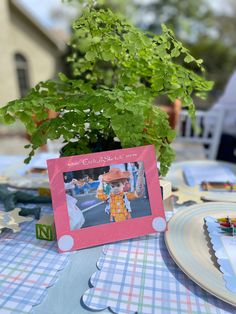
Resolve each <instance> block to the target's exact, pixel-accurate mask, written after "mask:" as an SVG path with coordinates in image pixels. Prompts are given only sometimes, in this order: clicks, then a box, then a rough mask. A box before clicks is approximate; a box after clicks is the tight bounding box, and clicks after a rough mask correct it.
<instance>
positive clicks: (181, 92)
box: [0, 5, 212, 175]
mask: <svg viewBox="0 0 236 314" xmlns="http://www.w3.org/2000/svg"><path fill="white" fill-rule="evenodd" d="M73 30H74V33H73V37H72V41H71V50H72V52H71V55H70V58H69V61H70V62H71V64H72V68H73V74H74V77H73V78H72V79H71V78H68V77H67V76H66V75H64V74H63V73H60V74H59V79H58V80H57V81H53V80H49V81H45V82H40V83H39V84H38V85H36V86H35V87H34V88H32V89H31V90H30V92H29V93H28V94H27V96H26V97H24V98H21V99H18V100H15V101H11V102H9V103H8V104H7V105H6V106H5V107H3V108H1V109H0V117H1V120H2V121H3V122H4V123H7V124H10V123H13V122H14V121H15V120H17V119H19V120H21V121H22V122H23V123H24V125H25V127H26V130H27V132H28V133H29V134H30V144H29V145H27V146H26V147H27V148H31V152H30V153H29V157H28V158H27V159H26V162H29V161H30V159H31V157H32V156H33V155H34V152H35V150H36V149H37V148H38V147H40V146H41V145H43V144H45V143H46V142H47V140H48V139H50V140H54V139H58V138H60V137H63V139H64V143H65V146H64V148H63V154H64V155H73V154H81V153H88V152H92V151H96V150H97V151H98V150H101V149H104V150H107V149H113V148H116V147H119V146H121V147H123V148H124V147H133V146H139V145H145V144H154V145H155V147H156V152H157V158H158V159H159V161H160V163H161V173H162V174H163V175H164V174H165V173H166V172H167V170H168V167H169V166H170V164H171V162H172V161H173V159H174V153H173V151H172V149H171V147H170V143H171V142H172V140H173V139H174V137H175V131H174V130H172V129H171V128H170V126H169V123H168V117H167V114H166V113H165V112H163V111H162V110H161V109H160V108H159V107H158V106H156V105H155V104H154V100H155V99H156V97H157V96H159V95H167V97H168V98H169V99H170V100H171V101H174V100H175V99H181V101H182V104H183V106H186V107H188V108H189V112H190V114H191V115H192V116H193V115H194V104H193V98H192V97H193V96H200V97H202V96H204V93H205V92H206V91H208V90H209V89H210V88H211V86H212V84H211V82H207V81H206V80H205V79H204V78H202V77H201V76H199V75H197V74H195V73H194V72H193V71H191V70H189V69H187V68H186V67H183V66H182V65H181V64H180V63H178V62H177V61H178V60H179V59H180V58H181V57H182V59H183V60H184V62H185V63H190V62H192V63H195V64H196V65H197V66H198V67H199V69H202V66H201V63H202V60H196V59H194V58H193V57H192V56H191V55H190V53H189V51H188V50H187V49H186V48H185V47H183V45H182V44H181V43H180V42H179V41H177V40H176V38H175V36H174V33H173V32H172V31H171V30H169V29H167V28H166V27H165V25H163V26H162V30H163V33H162V34H161V35H154V34H150V33H145V32H143V31H141V30H139V29H137V28H136V27H134V26H133V25H131V24H129V23H128V22H127V21H126V20H124V19H122V18H120V17H119V16H117V15H116V14H114V13H113V12H111V11H110V10H105V9H100V10H98V9H96V8H94V7H93V6H92V5H88V6H87V7H86V8H85V9H84V11H83V14H82V16H81V17H80V18H79V19H77V20H76V21H75V22H74V24H73ZM78 48H79V49H78ZM49 110H53V111H55V112H57V113H58V115H57V116H56V117H54V118H53V119H47V118H48V111H49ZM32 116H33V117H34V118H33V119H32ZM39 121H40V123H38V122H39Z"/></svg>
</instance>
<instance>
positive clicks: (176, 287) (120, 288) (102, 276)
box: [82, 235, 236, 314]
mask: <svg viewBox="0 0 236 314" xmlns="http://www.w3.org/2000/svg"><path fill="white" fill-rule="evenodd" d="M97 266H98V268H99V270H98V271H97V272H96V273H94V274H93V275H92V277H91V279H90V281H91V284H92V286H93V288H91V289H88V290H87V291H86V292H85V293H84V295H83V298H82V300H83V302H84V304H85V305H86V306H87V307H88V308H90V309H92V310H102V309H105V308H110V309H111V310H112V311H113V312H114V313H122V314H131V313H139V314H182V313H195V314H200V313H204V314H213V313H214V314H222V313H236V308H234V307H232V306H230V305H228V304H226V303H224V302H223V301H221V300H219V299H217V298H216V297H214V296H212V295H210V294H209V293H207V292H206V291H204V290H203V289H201V288H200V287H199V286H198V285H196V284H195V283H194V282H193V281H191V280H190V279H189V278H188V277H187V276H186V275H185V274H184V273H183V272H182V271H181V270H180V269H179V268H178V267H177V266H176V264H175V263H174V261H173V260H172V258H171V257H170V255H169V254H168V252H167V249H166V246H165V243H164V239H163V235H148V236H146V237H142V238H138V239H131V240H128V241H123V242H118V243H114V244H110V245H106V246H104V256H103V257H101V258H100V259H99V261H98V263H97Z"/></svg>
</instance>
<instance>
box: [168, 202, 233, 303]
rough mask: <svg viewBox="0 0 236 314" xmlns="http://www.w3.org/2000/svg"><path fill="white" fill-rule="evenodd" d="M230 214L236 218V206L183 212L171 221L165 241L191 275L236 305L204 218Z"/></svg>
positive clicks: (205, 206)
mask: <svg viewBox="0 0 236 314" xmlns="http://www.w3.org/2000/svg"><path fill="white" fill-rule="evenodd" d="M227 215H229V216H231V217H236V204H235V203H217V202H215V203H202V204H197V205H193V206H190V207H188V208H185V209H182V210H180V211H179V212H177V213H176V214H175V215H174V216H173V217H172V218H171V219H170V221H169V223H168V230H167V231H166V233H165V242H166V246H167V249H168V251H169V253H170V255H171V256H172V258H173V259H174V261H175V262H176V264H177V265H178V266H179V267H180V268H181V269H182V270H183V272H184V273H185V274H186V275H187V276H189V277H190V278H191V279H192V280H193V281H194V282H196V283H197V284H198V285H199V286H201V287H202V288H203V289H205V290H207V291H208V292H210V293H211V294H213V295H215V296H216V297H218V298H219V299H221V300H223V301H225V302H227V303H230V304H232V305H234V306H236V294H235V293H232V292H230V291H229V290H227V289H226V287H225V282H224V279H223V276H222V273H221V272H220V270H219V269H218V268H217V267H216V266H215V265H214V263H213V260H212V255H211V253H210V250H209V246H208V245H209V241H208V239H207V237H206V234H205V233H204V229H203V226H204V217H206V216H212V217H224V216H227ZM235 262H236V261H235Z"/></svg>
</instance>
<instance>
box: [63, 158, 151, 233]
mask: <svg viewBox="0 0 236 314" xmlns="http://www.w3.org/2000/svg"><path fill="white" fill-rule="evenodd" d="M64 184H65V190H66V195H67V209H68V214H69V218H70V227H71V230H75V229H80V228H87V227H91V226H96V225H100V224H107V223H116V222H121V221H125V220H128V219H133V218H139V217H143V216H148V215H151V208H150V203H149V198H148V192H147V188H146V177H145V171H144V165H143V162H132V163H124V164H112V165H110V166H108V167H97V168H93V169H87V170H78V171H73V172H67V173H64ZM72 204H73V205H72Z"/></svg>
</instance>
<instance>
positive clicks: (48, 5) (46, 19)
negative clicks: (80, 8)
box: [0, 0, 223, 30]
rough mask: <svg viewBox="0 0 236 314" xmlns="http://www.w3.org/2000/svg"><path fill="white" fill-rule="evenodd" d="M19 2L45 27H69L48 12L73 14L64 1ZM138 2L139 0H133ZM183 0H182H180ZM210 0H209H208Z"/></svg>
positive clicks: (219, 7)
mask: <svg viewBox="0 0 236 314" xmlns="http://www.w3.org/2000/svg"><path fill="white" fill-rule="evenodd" d="M0 1H2V0H0ZM17 1H18V2H19V3H21V4H23V5H24V6H25V8H26V9H27V10H28V11H29V12H30V13H31V14H32V15H33V16H34V17H35V18H37V19H38V21H40V22H41V23H42V24H43V25H44V26H45V27H49V28H51V27H55V28H61V29H64V30H66V29H69V25H68V24H67V23H66V22H65V20H63V19H60V21H59V20H55V19H52V17H51V16H50V13H51V11H52V10H53V9H61V8H62V10H65V11H66V12H67V14H69V15H71V16H73V13H74V14H75V9H74V8H73V7H71V6H70V5H68V4H66V3H62V0H17ZM127 1H129V0H127ZM135 1H136V2H140V0H135ZM153 1H157V0H141V3H144V2H145V3H150V2H153ZM181 1H184V0H181ZM209 1H210V0H209ZM210 4H211V5H212V6H213V7H214V9H215V10H217V11H218V10H222V8H223V6H222V0H214V1H210Z"/></svg>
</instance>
